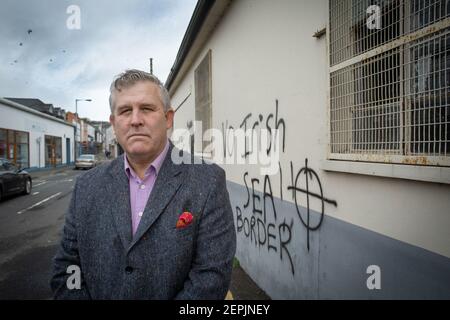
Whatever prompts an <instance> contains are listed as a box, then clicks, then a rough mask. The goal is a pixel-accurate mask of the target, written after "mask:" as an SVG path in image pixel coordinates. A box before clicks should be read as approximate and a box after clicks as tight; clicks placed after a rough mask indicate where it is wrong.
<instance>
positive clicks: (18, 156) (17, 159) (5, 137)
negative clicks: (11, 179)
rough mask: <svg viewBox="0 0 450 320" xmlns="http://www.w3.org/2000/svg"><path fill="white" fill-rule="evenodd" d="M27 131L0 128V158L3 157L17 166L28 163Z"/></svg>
mask: <svg viewBox="0 0 450 320" xmlns="http://www.w3.org/2000/svg"><path fill="white" fill-rule="evenodd" d="M29 149H30V148H29V133H28V132H25V131H18V130H11V129H3V128H0V158H5V159H8V160H10V161H11V162H13V163H14V164H16V165H17V166H18V167H19V168H28V167H29V164H30V153H29Z"/></svg>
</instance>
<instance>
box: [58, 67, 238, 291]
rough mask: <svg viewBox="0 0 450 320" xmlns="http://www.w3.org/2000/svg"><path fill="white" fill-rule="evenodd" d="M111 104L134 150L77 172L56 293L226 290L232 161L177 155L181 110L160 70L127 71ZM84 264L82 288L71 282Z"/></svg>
mask: <svg viewBox="0 0 450 320" xmlns="http://www.w3.org/2000/svg"><path fill="white" fill-rule="evenodd" d="M110 106H111V116H110V122H111V124H112V126H113V128H114V131H115V134H116V137H117V140H118V142H119V144H120V145H121V146H122V148H123V150H124V151H125V154H124V155H121V156H119V157H118V158H117V159H115V160H113V161H112V162H110V163H109V164H107V165H103V166H99V167H97V168H95V169H93V170H90V171H88V172H87V173H85V174H84V175H82V176H80V177H79V178H78V180H77V183H76V185H75V188H74V192H73V195H72V199H71V202H70V207H69V210H68V212H67V215H66V221H65V226H64V232H63V237H62V241H61V246H60V249H59V251H58V253H57V255H56V257H55V258H54V272H53V277H52V280H51V287H52V290H53V292H54V297H55V298H57V299H91V298H92V299H223V298H224V297H225V295H226V293H227V290H228V286H229V283H230V278H231V270H232V260H233V257H234V254H235V251H236V234H235V230H234V222H233V215H232V210H231V206H230V201H229V196H228V192H227V190H226V183H225V173H224V171H223V170H222V169H221V168H219V167H218V166H217V165H211V164H200V165H199V164H178V165H177V164H175V163H174V162H173V161H172V158H171V155H172V153H173V154H177V153H179V152H180V151H179V150H177V149H176V148H175V147H174V146H173V144H172V143H171V142H170V140H168V137H167V130H168V129H170V128H172V126H173V118H174V111H173V110H172V109H171V108H170V99H169V95H168V93H167V90H166V89H165V88H164V86H163V85H162V84H161V82H160V81H159V80H158V79H157V78H156V77H154V76H152V75H151V74H148V73H146V72H142V71H138V70H127V71H126V72H124V73H122V74H120V75H119V76H118V77H117V78H116V79H115V80H114V81H113V83H112V85H111V95H110ZM71 265H74V266H76V267H75V269H73V268H74V267H70V266H71ZM69 267H70V268H69ZM78 267H79V270H80V275H81V278H80V285H79V288H80V289H76V288H75V289H71V288H73V284H76V279H74V277H75V276H76V270H77V269H76V268H78ZM68 268H69V272H68V270H67V269H68ZM72 270H74V271H72ZM71 272H74V273H73V274H72V273H71ZM68 284H69V285H68Z"/></svg>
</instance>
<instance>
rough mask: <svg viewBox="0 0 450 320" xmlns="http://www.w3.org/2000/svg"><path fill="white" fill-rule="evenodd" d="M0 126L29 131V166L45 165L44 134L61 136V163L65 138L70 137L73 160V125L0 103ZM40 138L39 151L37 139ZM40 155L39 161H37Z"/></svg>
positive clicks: (64, 149)
mask: <svg viewBox="0 0 450 320" xmlns="http://www.w3.org/2000/svg"><path fill="white" fill-rule="evenodd" d="M0 128H3V129H11V130H19V131H26V132H28V133H29V154H30V167H39V166H40V167H45V135H51V136H56V137H61V147H62V164H65V163H66V161H67V157H66V138H70V150H71V155H70V158H71V161H72V162H73V161H74V153H73V150H74V127H72V126H71V125H70V124H67V125H66V124H63V123H61V122H58V121H52V120H50V119H47V118H45V117H41V116H38V115H35V114H31V113H28V112H25V111H22V110H18V109H16V108H14V107H11V106H9V105H5V104H2V103H0ZM39 137H40V138H41V143H40V153H39V144H38V143H37V139H38V138H39ZM39 155H40V161H39Z"/></svg>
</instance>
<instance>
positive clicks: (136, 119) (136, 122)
mask: <svg viewBox="0 0 450 320" xmlns="http://www.w3.org/2000/svg"><path fill="white" fill-rule="evenodd" d="M142 124H143V121H142V117H141V114H140V112H139V110H133V113H132V114H131V125H132V126H135V127H138V126H141V125H142Z"/></svg>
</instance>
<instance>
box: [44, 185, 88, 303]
mask: <svg viewBox="0 0 450 320" xmlns="http://www.w3.org/2000/svg"><path fill="white" fill-rule="evenodd" d="M78 190H79V180H77V183H76V184H75V188H74V191H73V193H72V198H71V200H70V205H69V209H68V210H67V212H66V220H65V224H64V229H63V235H62V240H61V244H60V247H59V249H58V252H57V253H56V256H55V257H54V258H53V273H52V278H51V280H50V286H51V289H52V291H53V298H54V299H80V300H87V299H91V297H90V295H89V291H88V289H87V287H86V283H85V282H84V278H83V271H82V270H81V262H80V256H79V254H78V241H77V225H78V223H77V218H78V215H79V213H80V212H79V204H77V195H78V194H79V191H78ZM71 265H75V266H77V267H78V268H79V270H80V275H81V278H80V280H81V281H80V284H81V286H80V289H77V288H74V289H69V288H68V286H67V280H68V279H69V277H71V276H72V275H74V273H68V271H67V268H68V267H69V266H71Z"/></svg>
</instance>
